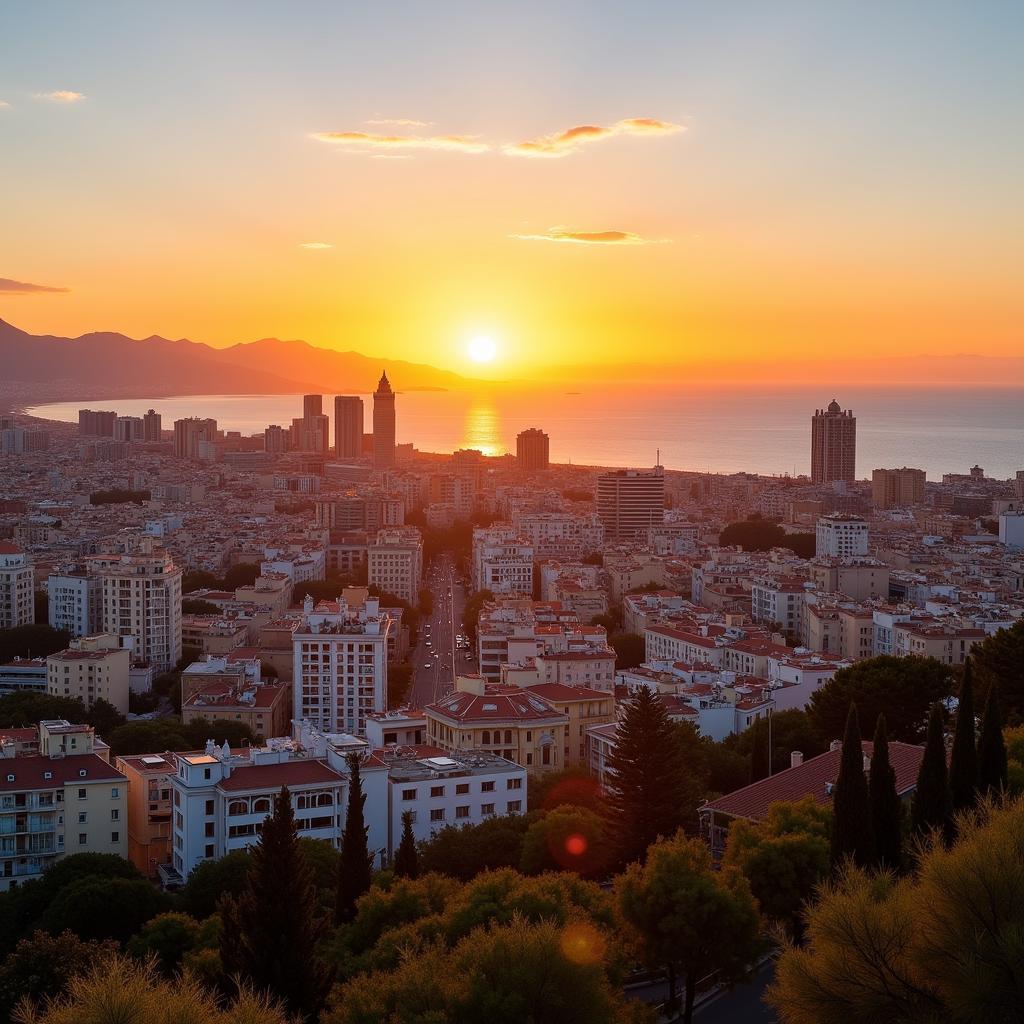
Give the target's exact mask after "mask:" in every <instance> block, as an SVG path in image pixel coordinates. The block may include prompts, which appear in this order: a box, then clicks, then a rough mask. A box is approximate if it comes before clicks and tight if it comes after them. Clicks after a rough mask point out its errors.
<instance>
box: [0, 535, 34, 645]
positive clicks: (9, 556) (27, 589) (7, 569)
mask: <svg viewBox="0 0 1024 1024" xmlns="http://www.w3.org/2000/svg"><path fill="white" fill-rule="evenodd" d="M34 586H35V571H34V570H33V568H32V563H31V562H29V560H28V556H27V555H26V554H25V552H24V551H22V550H21V548H19V547H18V545H17V544H12V543H11V542H10V541H9V540H0V629H12V628H14V627H15V626H28V625H31V624H32V623H33V622H35V620H36V615H35V596H34V593H33V590H34Z"/></svg>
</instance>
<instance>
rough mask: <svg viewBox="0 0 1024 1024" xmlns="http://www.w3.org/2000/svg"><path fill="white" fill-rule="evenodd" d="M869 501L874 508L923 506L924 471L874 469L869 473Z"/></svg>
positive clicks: (905, 468) (904, 468)
mask: <svg viewBox="0 0 1024 1024" xmlns="http://www.w3.org/2000/svg"><path fill="white" fill-rule="evenodd" d="M871 501H872V504H873V505H874V506H875V508H882V509H886V508H910V507H911V506H913V505H923V504H924V470H923V469H908V468H907V467H906V466H904V467H903V468H902V469H876V470H873V471H872V473H871Z"/></svg>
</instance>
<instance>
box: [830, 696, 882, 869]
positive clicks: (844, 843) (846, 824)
mask: <svg viewBox="0 0 1024 1024" xmlns="http://www.w3.org/2000/svg"><path fill="white" fill-rule="evenodd" d="M874 856H875V842H874V835H873V833H872V831H871V808H870V806H869V799H868V782H867V779H866V778H865V777H864V748H863V746H862V745H861V739H860V719H859V718H858V717H857V705H856V704H851V705H850V709H849V711H848V712H847V716H846V731H845V735H844V736H843V750H842V757H841V759H840V761H839V776H838V777H837V778H836V783H835V787H834V788H833V790H832V845H831V859H832V864H833V866H838V865H840V864H842V862H843V861H844V860H846V859H847V858H851V859H852V860H853V862H854V863H855V864H858V865H862V866H863V865H868V864H871V863H872V862H873V861H874Z"/></svg>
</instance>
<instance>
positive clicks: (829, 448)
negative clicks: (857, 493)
mask: <svg viewBox="0 0 1024 1024" xmlns="http://www.w3.org/2000/svg"><path fill="white" fill-rule="evenodd" d="M856 478H857V419H856V417H855V416H854V415H853V413H852V412H851V411H850V410H849V409H846V410H843V409H841V408H840V406H839V403H838V402H837V401H836V400H835V399H834V398H833V399H832V401H831V402H829V404H828V408H827V409H817V410H815V413H814V416H813V417H811V482H812V483H815V484H830V483H835V482H836V481H846V482H852V481H854V480H855V479H856Z"/></svg>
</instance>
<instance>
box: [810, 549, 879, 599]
mask: <svg viewBox="0 0 1024 1024" xmlns="http://www.w3.org/2000/svg"><path fill="white" fill-rule="evenodd" d="M810 573H811V581H812V582H813V583H814V585H815V586H816V587H817V588H818V590H820V591H822V592H824V593H827V594H842V595H843V596H844V597H848V598H849V599H850V600H851V601H870V600H871V599H872V598H875V597H880V598H882V599H883V600H888V598H889V566H887V565H886V564H885V563H884V562H880V561H878V560H877V559H874V558H849V559H841V558H818V559H815V560H814V561H813V562H812V563H811V565H810Z"/></svg>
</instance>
